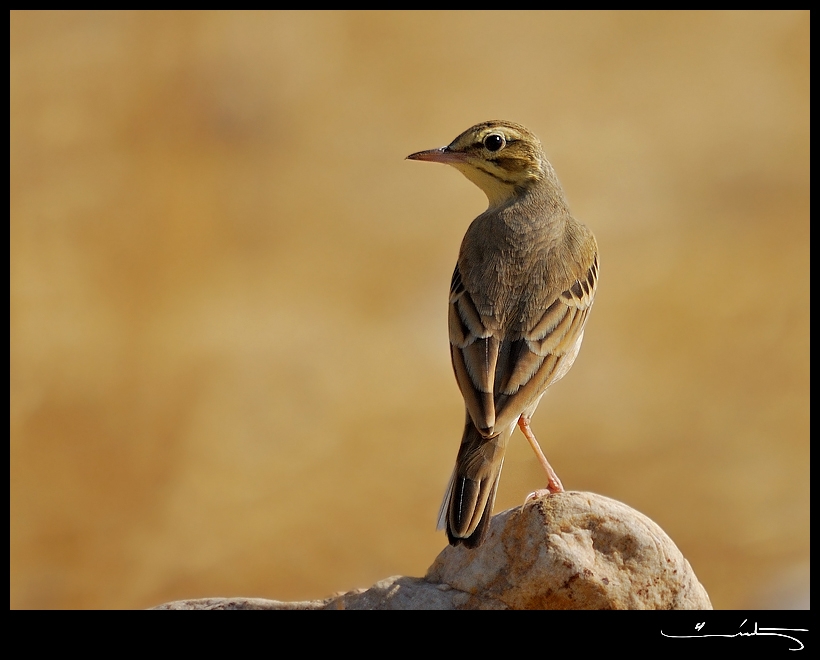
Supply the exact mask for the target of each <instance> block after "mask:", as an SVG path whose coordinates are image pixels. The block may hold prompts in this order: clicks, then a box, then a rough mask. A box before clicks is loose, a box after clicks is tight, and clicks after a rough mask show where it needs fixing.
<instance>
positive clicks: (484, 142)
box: [407, 120, 599, 549]
mask: <svg viewBox="0 0 820 660" xmlns="http://www.w3.org/2000/svg"><path fill="white" fill-rule="evenodd" d="M407 159H409V160H416V161H427V162H433V163H443V164H446V165H451V166H452V167H454V168H456V169H457V170H458V171H459V172H461V173H462V174H463V175H464V176H465V177H467V179H469V180H470V181H472V182H473V183H474V184H475V185H476V186H478V187H479V188H480V189H481V190H482V191H483V192H484V193H485V194H486V196H487V201H488V207H487V210H486V211H484V213H482V214H481V215H479V216H478V217H477V218H475V220H473V221H472V223H471V224H470V225H469V227H468V229H467V232H466V234H465V235H464V239H463V241H462V243H461V248H460V250H459V254H458V260H457V262H456V267H455V270H454V272H453V277H452V280H451V283H450V299H449V310H448V327H449V338H450V356H451V361H452V366H453V371H454V372H455V377H456V381H457V383H458V386H459V389H460V390H461V394H462V396H463V398H464V404H465V411H466V415H465V416H466V420H465V424H464V433H463V435H462V439H461V445H460V447H459V450H458V455H457V457H456V464H455V468H454V470H453V473H452V476H451V477H450V482H449V484H448V486H447V491H446V493H445V496H444V501H443V502H442V505H441V509H440V512H439V518H438V528H439V529H446V532H447V538H448V541H449V543H450V545H453V546H457V545H459V544H463V545H464V546H465V547H467V548H471V549H472V548H476V547H478V546H479V545H481V544H482V543H483V542H484V540H485V538H486V536H487V532H488V527H489V522H490V518H491V515H492V510H493V505H494V503H495V496H496V491H497V489H498V482H499V479H500V477H501V468H502V467H503V465H504V454H505V452H506V449H507V445H508V442H509V440H510V437H511V436H512V434H513V432H514V431H515V428H516V426H518V427H519V428H520V429H521V431H522V432H523V434H524V436H525V438H526V439H527V441H528V442H529V443H530V445H531V446H532V448H533V450H534V451H535V453H536V456H537V457H538V460H539V462H540V463H541V465H542V467H543V468H544V470H545V471H546V473H547V488H546V490H547V491H548V492H549V493H550V494H555V493H560V492H563V490H564V487H563V484H562V483H561V480H560V479H559V478H558V475H557V474H556V473H555V470H553V468H552V466H551V465H550V464H549V461H547V459H546V457H545V456H544V453H543V451H542V450H541V447H540V445H539V444H538V440H537V439H536V437H535V435H534V433H533V432H532V428H531V427H530V419H531V418H532V415H533V413H534V412H535V410H536V408H537V407H538V403H539V402H540V401H541V397H542V396H543V395H544V393H545V392H546V390H547V388H549V387H550V386H551V385H553V384H554V383H556V382H557V381H558V380H560V379H561V378H563V377H564V376H565V375H566V373H567V372H568V371H569V369H570V367H571V366H572V364H573V362H575V358H576V357H577V355H578V350H579V349H580V347H581V342H582V340H583V338H584V329H585V327H586V323H587V318H588V316H589V312H590V308H591V307H592V303H593V301H594V299H595V292H596V289H597V286H598V270H599V269H598V244H597V242H596V240H595V236H594V234H593V233H592V231H591V230H590V229H589V228H588V227H587V226H586V225H584V224H582V223H581V222H580V221H578V220H576V219H575V217H574V216H573V215H572V213H571V212H570V209H569V205H568V203H567V200H566V197H565V195H564V191H563V189H562V187H561V184H560V182H559V181H558V177H557V175H556V173H555V170H554V169H553V167H552V165H551V164H550V162H549V161H548V160H547V158H546V156H545V155H544V150H543V147H542V146H541V142H540V140H539V139H538V137H536V135H535V134H533V133H532V132H530V131H529V130H528V129H527V128H525V127H524V126H522V125H520V124H517V123H514V122H510V121H498V120H497V121H486V122H483V123H480V124H476V125H475V126H472V127H471V128H468V129H467V130H466V131H464V132H463V133H461V134H460V135H459V136H458V137H456V138H455V140H453V141H452V142H451V143H450V144H449V145H447V146H446V147H440V148H438V149H429V150H427V151H419V152H416V153H413V154H410V155H409V156H407ZM538 492H541V491H538Z"/></svg>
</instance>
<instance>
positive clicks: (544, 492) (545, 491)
mask: <svg viewBox="0 0 820 660" xmlns="http://www.w3.org/2000/svg"><path fill="white" fill-rule="evenodd" d="M558 485H559V486H560V488H558V489H555V488H550V487H549V486H547V488H539V489H538V490H536V491H534V492H532V493H530V494H529V495H527V497H526V498H524V504H526V503H527V502H529V501H531V500H537V499H540V498H542V497H549V496H550V495H555V494H556V493H563V492H564V487H563V486H561V482H560V481H559V482H558Z"/></svg>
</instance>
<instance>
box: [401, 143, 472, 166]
mask: <svg viewBox="0 0 820 660" xmlns="http://www.w3.org/2000/svg"><path fill="white" fill-rule="evenodd" d="M407 159H408V160H425V161H428V162H431V163H444V164H445V165H451V164H453V163H463V162H464V154H462V153H459V152H458V151H450V148H449V147H441V148H439V149H428V150H427V151H418V152H416V153H414V154H410V155H409V156H408V157H407Z"/></svg>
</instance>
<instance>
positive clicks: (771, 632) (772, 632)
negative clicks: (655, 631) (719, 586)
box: [661, 619, 808, 651]
mask: <svg viewBox="0 0 820 660" xmlns="http://www.w3.org/2000/svg"><path fill="white" fill-rule="evenodd" d="M747 621H748V619H743V623H741V624H740V625H739V626H738V628H742V627H743V626H744V625H745V624H746V622H747ZM705 625H706V622H705V621H704V622H703V623H698V624H696V625H695V630H697V631H698V632H700V631H701V630H703V627H704V626H705ZM789 632H792V633H796V632H808V628H758V627H757V621H755V628H754V630H753V631H751V632H744V631H742V630H740V631H738V632H736V633H733V634H727V635H709V634H700V635H667V634H666V633H665V632H663V630H661V635H663V636H664V637H672V638H675V639H689V638H692V637H754V636H764V635H765V636H769V637H785V638H786V639H790V640H792V641H793V642H797V643H798V644H799V645H800V647H799V648H789V651H802V650H803V649H804V648H805V645H804V644H803V642H801V641H800V640H799V639H797V637H792V636H791V635H786V634H784V633H789Z"/></svg>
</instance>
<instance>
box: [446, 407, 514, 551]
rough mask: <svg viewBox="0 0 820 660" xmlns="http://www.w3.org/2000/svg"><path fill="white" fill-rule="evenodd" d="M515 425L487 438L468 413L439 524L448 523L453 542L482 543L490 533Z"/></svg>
mask: <svg viewBox="0 0 820 660" xmlns="http://www.w3.org/2000/svg"><path fill="white" fill-rule="evenodd" d="M511 433H512V429H510V430H509V431H506V432H503V433H501V434H499V435H496V436H494V437H491V438H485V437H484V436H482V435H481V433H480V432H479V431H478V429H476V427H475V425H474V424H473V422H472V420H471V419H470V418H469V417H468V418H467V423H466V425H465V428H464V436H463V438H462V440H461V447H460V449H459V452H458V458H457V459H456V466H455V469H454V470H453V474H452V476H451V477H450V483H449V484H448V486H447V492H446V493H445V496H444V501H443V502H442V503H441V509H440V510H439V518H438V527H439V529H442V528H444V527H446V529H447V538H448V539H449V541H450V545H458V544H459V543H463V544H464V545H465V546H466V547H468V548H475V547H476V546H478V545H480V544H481V543H482V542H483V541H484V538H485V537H486V535H487V529H488V527H489V523H490V517H491V516H492V512H493V505H494V504H495V495H496V490H497V488H498V480H499V478H500V477H501V468H502V467H503V465H504V452H505V450H506V448H507V441H508V440H509V437H510V435H511Z"/></svg>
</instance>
